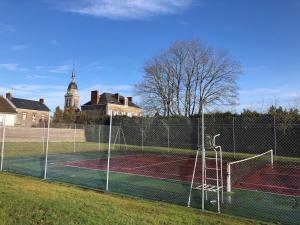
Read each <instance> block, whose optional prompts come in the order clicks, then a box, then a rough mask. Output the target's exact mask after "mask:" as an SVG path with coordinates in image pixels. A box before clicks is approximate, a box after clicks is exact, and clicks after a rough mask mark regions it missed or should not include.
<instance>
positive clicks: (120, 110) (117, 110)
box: [106, 104, 143, 117]
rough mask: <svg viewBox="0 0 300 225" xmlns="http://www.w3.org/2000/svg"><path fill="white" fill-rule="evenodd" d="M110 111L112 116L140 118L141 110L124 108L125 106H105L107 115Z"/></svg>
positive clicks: (129, 107)
mask: <svg viewBox="0 0 300 225" xmlns="http://www.w3.org/2000/svg"><path fill="white" fill-rule="evenodd" d="M110 111H112V112H113V115H120V116H129V117H132V116H142V115H143V110H142V109H140V108H136V107H131V106H125V105H117V104H107V106H106V114H107V115H108V114H109V112H110Z"/></svg>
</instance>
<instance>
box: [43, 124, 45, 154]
mask: <svg viewBox="0 0 300 225" xmlns="http://www.w3.org/2000/svg"><path fill="white" fill-rule="evenodd" d="M45 136H46V124H45V120H43V153H44V154H45Z"/></svg>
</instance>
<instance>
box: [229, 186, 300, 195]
mask: <svg viewBox="0 0 300 225" xmlns="http://www.w3.org/2000/svg"><path fill="white" fill-rule="evenodd" d="M233 189H236V190H242V191H249V192H259V193H263V194H264V193H267V194H272V195H279V196H284V197H299V196H298V195H292V194H282V193H277V192H271V191H261V190H253V189H249V188H242V187H238V188H237V187H234V186H233Z"/></svg>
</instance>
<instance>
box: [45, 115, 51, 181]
mask: <svg viewBox="0 0 300 225" xmlns="http://www.w3.org/2000/svg"><path fill="white" fill-rule="evenodd" d="M50 119H51V116H50V112H49V117H48V128H47V139H46V152H45V173H44V179H45V180H46V179H47V169H48V151H49V134H50Z"/></svg>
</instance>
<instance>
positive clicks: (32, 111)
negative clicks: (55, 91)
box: [0, 93, 50, 127]
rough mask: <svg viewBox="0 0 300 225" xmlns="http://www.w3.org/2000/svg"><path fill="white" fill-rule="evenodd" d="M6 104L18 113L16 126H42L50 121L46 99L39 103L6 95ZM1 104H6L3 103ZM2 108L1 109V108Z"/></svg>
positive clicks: (40, 100) (9, 94)
mask: <svg viewBox="0 0 300 225" xmlns="http://www.w3.org/2000/svg"><path fill="white" fill-rule="evenodd" d="M5 102H6V103H5V104H7V103H8V104H9V105H10V106H12V107H13V109H14V111H15V112H16V115H15V122H14V125H16V126H26V127H33V126H41V125H43V124H44V122H46V121H48V118H49V113H50V109H49V108H48V107H47V106H46V105H45V102H44V99H42V98H40V99H39V101H34V100H28V99H22V98H14V97H13V96H12V94H11V93H7V94H6V98H5ZM0 104H4V103H3V102H2V103H0ZM0 108H1V107H0Z"/></svg>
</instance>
